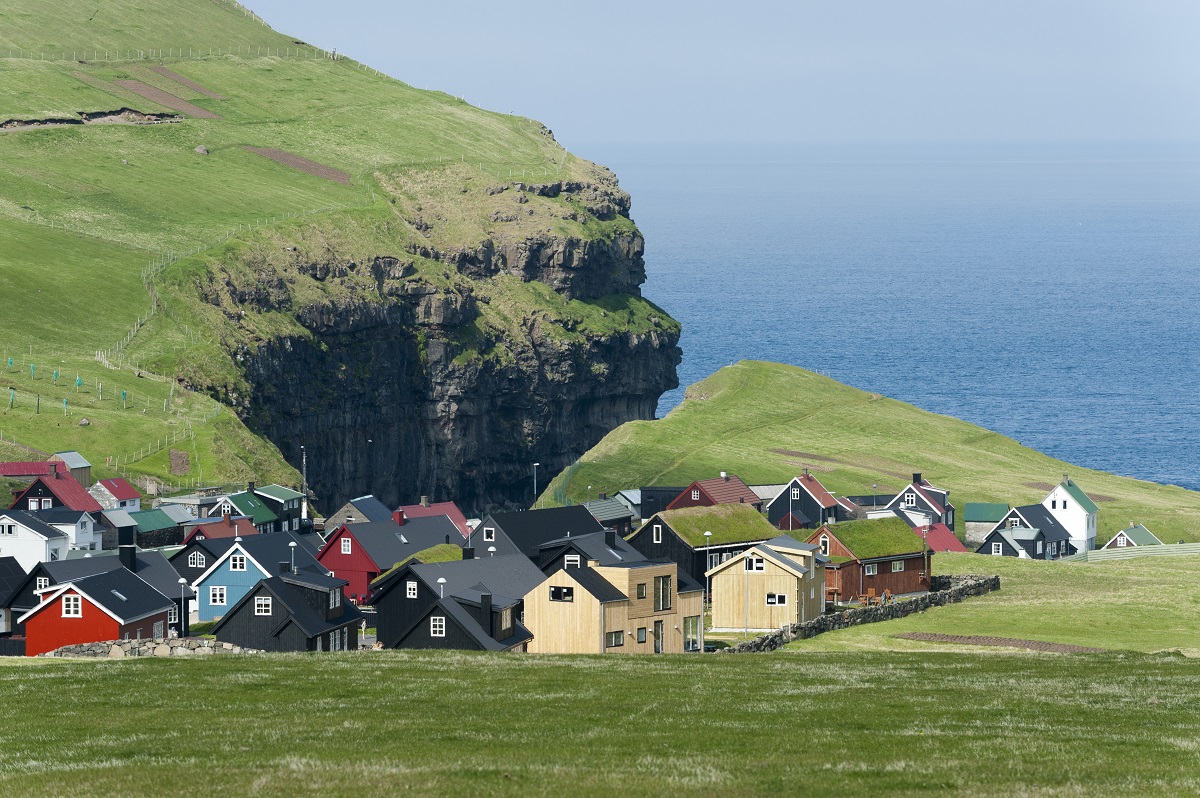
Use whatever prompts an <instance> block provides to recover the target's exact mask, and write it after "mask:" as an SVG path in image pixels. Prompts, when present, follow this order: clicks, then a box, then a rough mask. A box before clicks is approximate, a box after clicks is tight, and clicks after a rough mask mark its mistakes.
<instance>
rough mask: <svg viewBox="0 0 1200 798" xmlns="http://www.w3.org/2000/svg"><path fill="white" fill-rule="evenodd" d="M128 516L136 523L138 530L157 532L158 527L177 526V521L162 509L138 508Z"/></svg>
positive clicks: (168, 527)
mask: <svg viewBox="0 0 1200 798" xmlns="http://www.w3.org/2000/svg"><path fill="white" fill-rule="evenodd" d="M129 517H130V518H132V519H133V520H134V522H135V523H137V528H138V531H139V532H157V531H158V530H160V529H170V528H171V527H175V526H179V522H178V521H176V520H175V519H174V518H172V517H171V516H169V515H167V514H166V513H165V512H163V511H162V510H139V511H137V512H134V513H130V514H129Z"/></svg>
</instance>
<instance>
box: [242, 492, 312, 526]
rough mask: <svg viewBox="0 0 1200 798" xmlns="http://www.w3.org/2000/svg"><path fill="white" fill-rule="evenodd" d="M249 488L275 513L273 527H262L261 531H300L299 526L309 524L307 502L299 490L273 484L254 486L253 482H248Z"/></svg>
mask: <svg viewBox="0 0 1200 798" xmlns="http://www.w3.org/2000/svg"><path fill="white" fill-rule="evenodd" d="M250 490H251V491H253V492H254V495H255V497H257V498H258V499H259V500H260V501H261V502H262V503H263V504H265V505H266V506H267V507H268V508H269V509H270V510H271V512H272V513H274V514H275V518H276V521H275V525H274V527H273V528H270V529H264V530H262V531H263V532H302V531H304V530H303V529H302V528H301V527H304V528H307V527H309V526H311V524H310V523H309V520H308V502H306V501H305V500H304V494H303V493H301V492H300V491H297V490H292V489H291V488H285V487H284V486H283V485H275V484H272V485H264V486H262V487H260V488H256V487H254V483H250Z"/></svg>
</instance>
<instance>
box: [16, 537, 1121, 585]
mask: <svg viewBox="0 0 1200 798" xmlns="http://www.w3.org/2000/svg"><path fill="white" fill-rule="evenodd" d="M1128 542H1129V541H1128V539H1127V538H1126V537H1125V534H1124V533H1122V534H1120V535H1117V545H1118V546H1122V547H1123V546H1125V545H1126V544H1127V543H1128ZM39 581H40V580H39Z"/></svg>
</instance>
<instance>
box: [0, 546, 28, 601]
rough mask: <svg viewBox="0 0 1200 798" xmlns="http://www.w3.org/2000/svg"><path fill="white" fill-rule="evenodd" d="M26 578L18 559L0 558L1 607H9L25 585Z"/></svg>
mask: <svg viewBox="0 0 1200 798" xmlns="http://www.w3.org/2000/svg"><path fill="white" fill-rule="evenodd" d="M26 576H28V574H26V573H25V569H24V568H22V567H21V563H19V562H17V558H16V557H0V607H7V606H9V602H10V600H11V599H12V597H13V595H15V594H16V592H17V590H19V589H20V587H21V585H23V584H25V577H26Z"/></svg>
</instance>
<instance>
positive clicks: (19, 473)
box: [0, 460, 50, 477]
mask: <svg viewBox="0 0 1200 798" xmlns="http://www.w3.org/2000/svg"><path fill="white" fill-rule="evenodd" d="M49 473H50V463H49V462H47V461H45V460H38V461H36V462H32V463H0V477H44V476H46V475H47V474H49Z"/></svg>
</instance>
